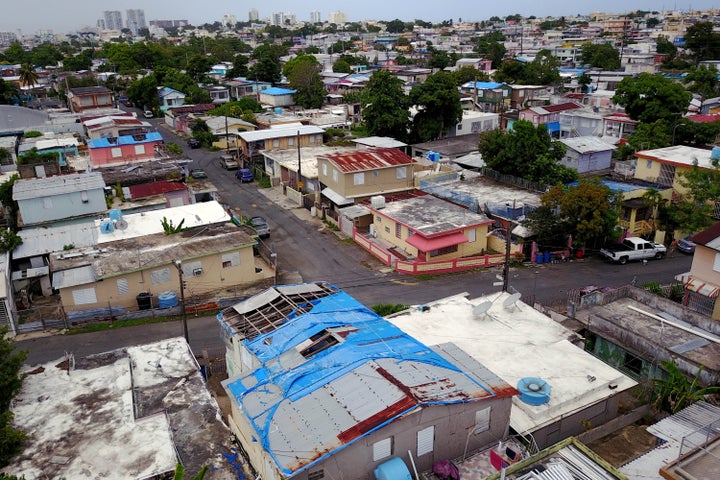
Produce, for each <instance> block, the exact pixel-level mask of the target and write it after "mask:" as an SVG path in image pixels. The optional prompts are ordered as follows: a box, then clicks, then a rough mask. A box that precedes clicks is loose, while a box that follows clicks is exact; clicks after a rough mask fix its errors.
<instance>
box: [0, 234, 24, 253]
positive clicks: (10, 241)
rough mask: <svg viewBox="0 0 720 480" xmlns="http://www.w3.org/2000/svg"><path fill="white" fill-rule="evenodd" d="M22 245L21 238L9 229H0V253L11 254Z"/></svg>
mask: <svg viewBox="0 0 720 480" xmlns="http://www.w3.org/2000/svg"><path fill="white" fill-rule="evenodd" d="M21 243H22V238H20V236H19V235H18V234H16V233H15V232H13V231H12V230H10V229H9V228H0V253H5V252H12V251H13V250H15V248H17V246H18V245H20V244H21Z"/></svg>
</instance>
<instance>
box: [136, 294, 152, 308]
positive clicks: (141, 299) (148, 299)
mask: <svg viewBox="0 0 720 480" xmlns="http://www.w3.org/2000/svg"><path fill="white" fill-rule="evenodd" d="M135 299H136V300H137V304H138V310H150V309H151V308H152V293H149V292H142V293H139V294H138V296H137V297H135Z"/></svg>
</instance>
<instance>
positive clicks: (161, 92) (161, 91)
mask: <svg viewBox="0 0 720 480" xmlns="http://www.w3.org/2000/svg"><path fill="white" fill-rule="evenodd" d="M158 97H160V110H162V111H163V112H164V111H165V110H167V109H168V108H172V107H182V106H183V105H185V94H184V93H183V92H180V91H177V90H175V89H174V88H170V87H158Z"/></svg>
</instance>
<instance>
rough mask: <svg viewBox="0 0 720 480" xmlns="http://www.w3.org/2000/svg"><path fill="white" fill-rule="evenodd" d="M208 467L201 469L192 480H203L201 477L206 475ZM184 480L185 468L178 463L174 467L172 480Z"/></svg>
mask: <svg viewBox="0 0 720 480" xmlns="http://www.w3.org/2000/svg"><path fill="white" fill-rule="evenodd" d="M207 470H208V467H202V468H201V469H200V471H199V472H198V474H197V475H195V476H194V477H193V478H192V480H203V477H205V473H207ZM184 479H185V467H183V466H182V465H181V464H180V463H178V464H177V465H175V475H174V476H173V480H184Z"/></svg>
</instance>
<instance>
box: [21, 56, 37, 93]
mask: <svg viewBox="0 0 720 480" xmlns="http://www.w3.org/2000/svg"><path fill="white" fill-rule="evenodd" d="M37 81H38V74H37V72H36V71H35V69H34V68H33V66H32V65H30V64H29V63H24V64H23V65H22V67H20V85H21V86H22V87H30V92H32V90H33V88H35V85H37V83H38V82H37Z"/></svg>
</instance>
